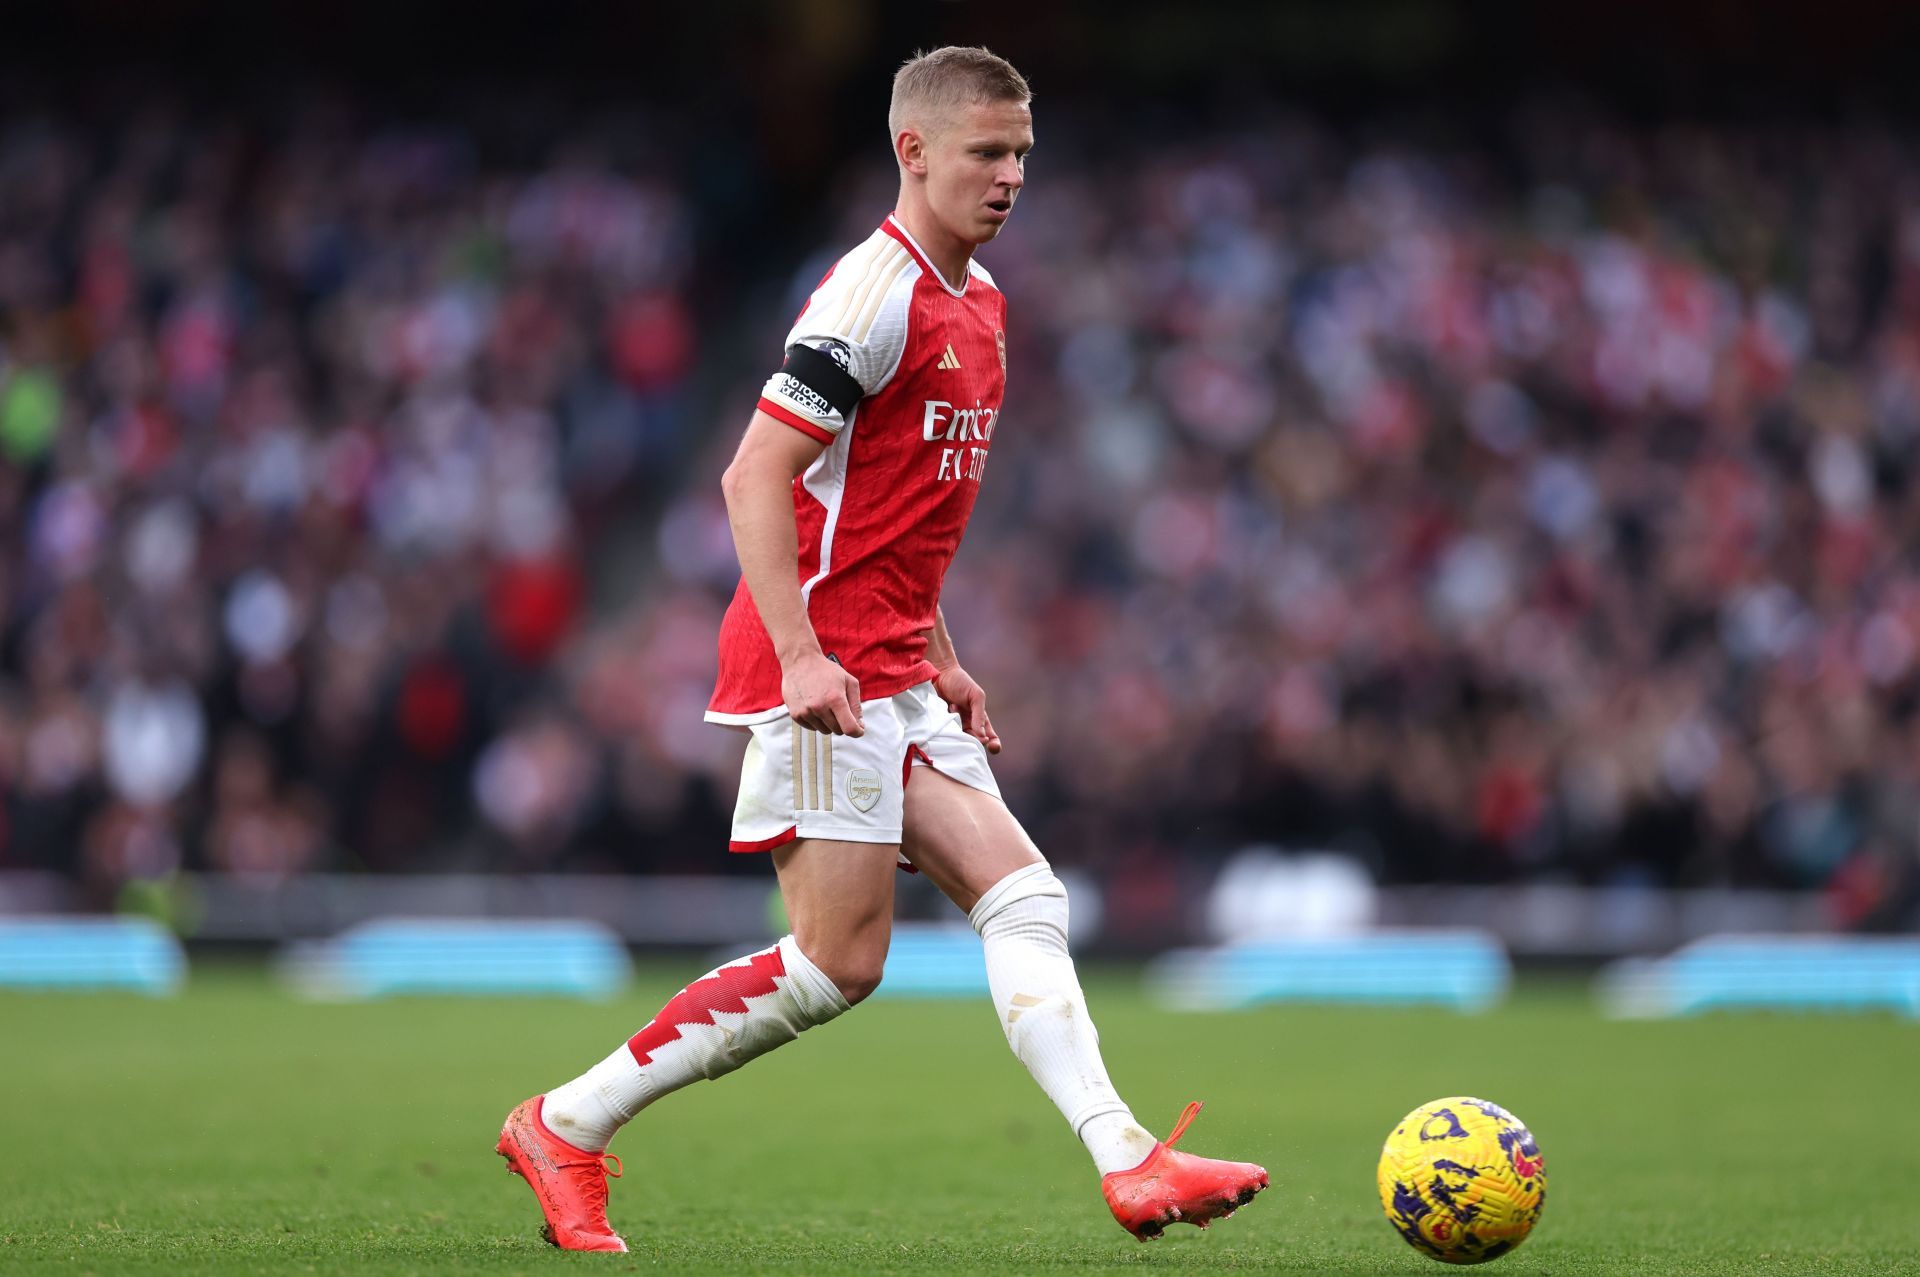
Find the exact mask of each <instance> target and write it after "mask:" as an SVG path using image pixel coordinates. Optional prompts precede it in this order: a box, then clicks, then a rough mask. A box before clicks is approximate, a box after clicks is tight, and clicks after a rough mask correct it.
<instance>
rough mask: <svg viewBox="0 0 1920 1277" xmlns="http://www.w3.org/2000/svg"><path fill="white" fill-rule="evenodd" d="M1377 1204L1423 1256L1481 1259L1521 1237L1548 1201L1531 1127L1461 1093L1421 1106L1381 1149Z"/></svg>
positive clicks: (1542, 1162) (1458, 1260) (1500, 1252)
mask: <svg viewBox="0 0 1920 1277" xmlns="http://www.w3.org/2000/svg"><path fill="white" fill-rule="evenodd" d="M1379 1178H1380V1205H1381V1207H1382V1208H1383V1209H1384V1210H1385V1211H1386V1212H1387V1222H1388V1223H1390V1224H1392V1225H1393V1228H1394V1231H1395V1232H1397V1233H1399V1234H1400V1235H1401V1236H1402V1237H1404V1238H1406V1240H1407V1244H1408V1245H1409V1246H1412V1247H1413V1248H1414V1249H1415V1250H1417V1251H1419V1252H1420V1253H1421V1254H1423V1255H1430V1256H1432V1257H1433V1258H1435V1259H1438V1260H1440V1261H1442V1262H1444V1263H1449V1264H1481V1263H1485V1262H1486V1261H1487V1260H1489V1259H1498V1258H1499V1257H1500V1256H1502V1255H1504V1254H1506V1253H1507V1252H1508V1251H1510V1250H1512V1249H1513V1248H1514V1247H1515V1246H1518V1245H1519V1244H1520V1243H1521V1242H1523V1241H1525V1240H1526V1238H1527V1234H1528V1233H1530V1232H1532V1231H1533V1226H1534V1225H1535V1224H1536V1223H1538V1222H1539V1221H1540V1210H1541V1208H1542V1207H1543V1206H1545V1205H1546V1200H1547V1167H1546V1160H1545V1159H1544V1158H1542V1157H1541V1156H1540V1146H1539V1144H1537V1143H1536V1142H1535V1141H1534V1138H1533V1133H1532V1132H1531V1131H1529V1130H1528V1129H1527V1126H1526V1123H1524V1122H1522V1121H1521V1120H1520V1119H1519V1118H1517V1117H1515V1116H1514V1115H1513V1114H1511V1113H1509V1112H1507V1111H1506V1110H1505V1109H1503V1108H1501V1107H1500V1106H1499V1105H1498V1104H1493V1103H1490V1102H1488V1101H1486V1100H1476V1099H1472V1098H1469V1097H1467V1096H1464V1095H1456V1096H1454V1097H1452V1098H1451V1099H1445V1100H1435V1101H1433V1103H1431V1104H1422V1105H1421V1106H1420V1107H1419V1108H1417V1109H1415V1110H1414V1111H1413V1112H1411V1113H1409V1114H1407V1115H1406V1116H1405V1117H1404V1118H1401V1119H1400V1121H1399V1123H1398V1124H1397V1125H1396V1126H1395V1127H1394V1128H1393V1133H1392V1134H1391V1135H1389V1136H1387V1143H1386V1147H1385V1148H1383V1149H1381V1150H1380V1176H1379Z"/></svg>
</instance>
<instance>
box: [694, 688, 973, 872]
mask: <svg viewBox="0 0 1920 1277" xmlns="http://www.w3.org/2000/svg"><path fill="white" fill-rule="evenodd" d="M860 714H861V720H862V722H863V723H864V724H865V725H866V733H865V734H864V735H861V736H830V735H828V734H827V733H825V732H816V731H810V730H808V729H807V728H804V727H802V726H800V724H798V723H796V722H794V721H793V719H792V718H776V719H774V720H773V721H772V722H767V723H755V724H752V725H751V726H750V727H748V729H747V730H748V731H749V732H751V733H752V734H753V735H752V739H750V740H749V741H748V742H747V757H746V760H745V762H744V763H743V764H742V765H741V769H740V798H739V801H738V802H737V803H735V804H734V809H733V838H732V841H731V842H729V843H728V844H727V845H728V849H729V850H732V851H772V850H773V849H774V848H775V847H778V846H781V845H782V844H784V843H789V842H792V841H793V840H794V839H796V838H832V839H836V840H838V841H841V842H878V843H894V844H896V845H897V844H898V843H899V842H900V834H901V826H902V820H903V813H904V811H905V808H906V789H907V782H908V781H909V780H910V779H911V778H912V775H913V769H914V768H915V767H932V768H933V769H934V770H935V771H938V772H940V773H942V774H944V775H947V776H951V777H953V779H955V780H957V781H959V782H961V783H962V784H965V785H971V786H973V787H974V788H975V789H979V790H984V791H986V792H987V793H989V794H992V795H993V796H994V797H995V798H998V797H1000V786H999V785H997V784H995V783H994V779H993V772H992V771H991V770H989V769H988V767H987V747H986V746H985V745H982V744H981V743H980V742H979V741H977V740H975V739H974V738H973V737H971V736H969V735H967V733H966V732H965V731H964V730H963V729H962V728H961V726H960V716H959V715H958V714H956V713H954V712H953V711H952V710H950V709H948V708H947V703H946V702H945V701H943V700H941V699H940V697H939V695H938V694H936V693H935V692H934V690H933V684H932V683H931V682H928V683H921V684H919V685H918V686H915V687H909V688H908V689H907V690H906V691H904V692H900V693H898V694H896V695H893V696H887V697H882V698H881V699H879V700H874V701H862V702H860Z"/></svg>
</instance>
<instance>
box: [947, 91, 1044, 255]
mask: <svg viewBox="0 0 1920 1277" xmlns="http://www.w3.org/2000/svg"><path fill="white" fill-rule="evenodd" d="M925 147H926V149H925V156H926V163H927V203H928V205H929V206H930V207H931V208H932V210H933V215H934V217H936V218H937V219H939V222H940V224H941V225H942V226H944V227H945V228H946V229H947V230H948V231H949V232H951V233H952V234H953V235H954V236H955V237H957V238H959V239H961V240H964V241H966V242H967V243H969V244H984V243H986V242H987V241H988V240H990V239H992V238H993V237H994V236H996V235H998V234H999V233H1000V228H1001V227H1002V226H1004V225H1006V223H1007V217H1008V215H1009V214H1011V213H1012V212H1013V202H1014V200H1015V199H1016V198H1018V197H1019V194H1020V188H1021V186H1023V185H1025V183H1026V178H1025V176H1024V173H1025V169H1026V162H1027V152H1028V151H1030V150H1032V149H1033V112H1032V110H1031V109H1029V108H1028V106H1027V104H1026V103H1025V102H975V103H972V104H970V105H968V106H965V107H963V108H961V110H960V112H959V114H957V115H956V116H954V117H953V118H952V119H951V120H949V121H948V122H947V123H946V126H945V127H944V128H941V129H939V130H938V131H936V132H935V133H934V134H933V135H932V136H931V137H929V138H927V139H926V141H925Z"/></svg>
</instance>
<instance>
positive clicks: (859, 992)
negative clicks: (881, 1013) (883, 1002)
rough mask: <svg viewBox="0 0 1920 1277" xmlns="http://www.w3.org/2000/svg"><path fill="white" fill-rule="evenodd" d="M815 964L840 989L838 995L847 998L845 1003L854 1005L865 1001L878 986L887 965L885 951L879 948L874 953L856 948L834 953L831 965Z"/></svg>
mask: <svg viewBox="0 0 1920 1277" xmlns="http://www.w3.org/2000/svg"><path fill="white" fill-rule="evenodd" d="M815 965H817V966H819V968H820V969H821V970H822V971H824V972H826V973H827V978H828V979H829V980H832V981H833V983H834V987H835V988H837V989H839V990H840V996H841V997H843V998H845V999H846V1000H847V1005H848V1006H855V1005H858V1004H859V1003H861V1002H864V1001H866V1000H867V998H868V997H869V996H871V995H872V993H873V991H874V990H875V989H877V988H879V987H880V977H881V974H882V973H883V972H884V971H885V969H886V965H887V951H886V950H885V949H881V950H879V951H878V952H877V953H876V952H870V951H867V950H856V951H851V952H848V953H845V954H838V955H836V956H835V958H834V960H833V963H832V965H828V964H826V963H816V964H815Z"/></svg>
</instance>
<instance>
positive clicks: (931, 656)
mask: <svg viewBox="0 0 1920 1277" xmlns="http://www.w3.org/2000/svg"><path fill="white" fill-rule="evenodd" d="M927 660H928V661H929V662H931V663H932V665H933V668H934V669H936V670H938V671H939V673H938V674H936V675H935V676H934V679H933V690H934V691H936V692H938V693H939V694H940V699H941V700H943V701H945V702H946V703H947V706H948V708H950V709H951V710H953V712H954V713H956V714H958V715H959V716H960V725H961V727H963V728H964V729H965V730H966V733H967V735H969V736H971V737H973V738H974V739H975V740H977V741H979V742H980V743H981V744H982V745H985V746H986V747H987V752H988V753H989V754H997V753H999V752H1000V733H998V732H996V731H994V730H993V720H992V719H990V718H988V717H987V694H986V693H985V692H984V691H982V690H981V688H980V684H978V683H976V682H974V681H973V675H971V674H969V673H967V671H966V670H964V669H962V668H961V666H960V657H959V655H958V653H956V652H955V651H954V650H953V636H952V635H951V634H949V633H947V614H946V613H945V612H943V611H941V610H940V609H939V608H938V607H936V608H934V610H933V628H932V629H931V630H928V631H927Z"/></svg>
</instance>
